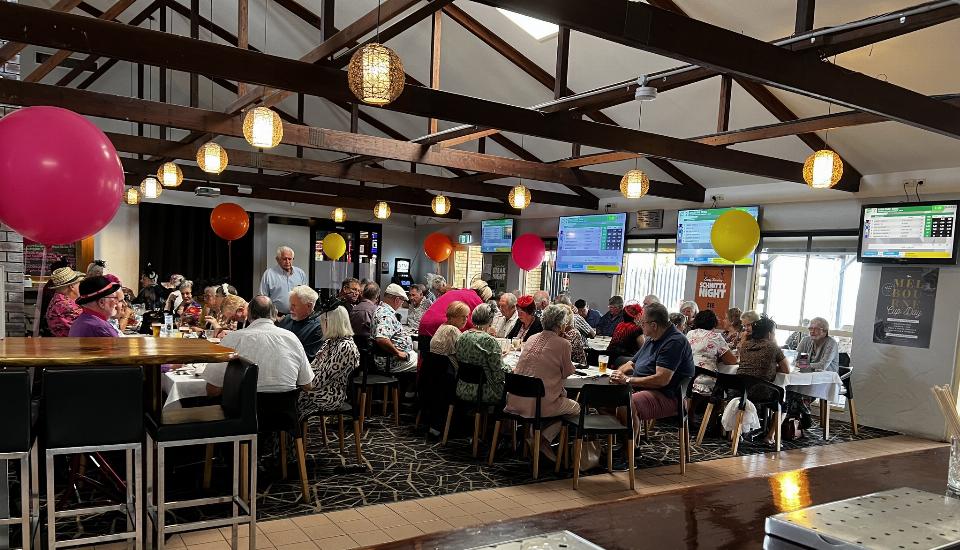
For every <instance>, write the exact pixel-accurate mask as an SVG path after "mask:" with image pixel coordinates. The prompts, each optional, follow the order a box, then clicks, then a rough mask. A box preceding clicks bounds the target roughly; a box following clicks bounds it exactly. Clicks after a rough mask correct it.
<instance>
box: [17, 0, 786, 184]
mask: <svg viewBox="0 0 960 550" xmlns="http://www.w3.org/2000/svg"><path fill="white" fill-rule="evenodd" d="M0 37H2V38H6V39H11V40H25V41H27V42H33V43H37V44H41V45H45V46H48V47H49V46H53V47H63V48H65V49H74V50H77V51H85V52H87V53H98V54H101V55H108V56H111V57H118V58H120V59H126V60H130V61H134V62H138V63H144V64H148V65H158V66H163V67H167V68H170V69H174V70H181V71H185V72H191V71H203V72H205V73H206V74H208V75H212V76H219V77H221V78H227V79H231V80H246V81H248V82H249V81H252V82H253V83H256V84H260V85H264V86H270V87H276V88H284V89H290V90H292V91H296V92H303V93H307V94H311V95H317V96H322V97H327V98H333V99H340V100H345V101H349V99H350V97H351V96H352V94H350V91H349V90H348V88H347V85H346V73H344V72H342V71H337V70H331V69H329V68H325V67H321V66H317V65H310V64H305V63H302V62H297V61H293V60H289V59H285V58H281V57H276V56H270V55H265V54H262V53H255V52H251V51H248V50H239V49H237V48H232V47H229V46H223V45H219V44H212V43H207V42H201V41H196V40H191V39H189V38H185V37H181V36H172V35H169V34H163V33H159V32H156V31H150V30H146V29H141V28H135V27H129V26H127V25H121V24H118V23H109V22H104V21H99V20H94V19H91V18H88V17H79V16H73V15H68V14H58V13H51V12H49V11H48V10H42V9H38V8H31V7H27V6H22V5H17V4H9V3H0ZM213 60H216V62H213ZM387 108H388V109H390V110H394V111H399V112H405V113H408V114H413V115H418V116H437V117H438V118H443V119H445V120H456V121H461V122H468V123H473V124H478V123H481V122H482V123H489V124H491V125H492V126H495V127H500V128H502V129H505V130H508V131H516V132H521V133H525V134H530V135H536V136H539V137H543V138H547V139H557V140H562V141H576V142H578V143H582V144H584V145H589V146H593V147H601V148H606V149H623V150H629V151H633V152H636V153H644V154H648V155H650V156H657V157H663V158H670V159H673V160H680V161H684V162H691V163H694V164H699V165H703V166H707V167H711V168H718V169H724V170H732V171H737V172H742V173H749V174H754V175H758V176H763V177H768V178H773V179H777V180H781V181H797V180H799V179H800V174H801V169H800V163H797V162H791V161H786V160H782V159H775V158H771V157H766V156H763V155H757V154H752V153H746V152H742V151H733V150H725V149H722V148H716V147H710V146H704V145H702V144H698V143H692V142H689V141H686V140H682V139H678V138H672V137H668V136H660V135H656V134H651V133H649V132H642V131H637V130H630V129H626V128H616V127H610V126H608V125H604V124H597V123H593V122H587V121H578V120H563V121H560V120H552V119H545V117H543V116H542V114H541V113H538V112H536V111H533V110H530V109H524V108H520V107H514V106H511V105H505V104H502V103H496V102H493V101H487V100H483V99H478V98H473V97H469V96H464V95H459V94H454V93H450V92H445V91H438V90H429V89H425V88H422V87H418V86H407V87H406V89H405V90H404V92H403V93H402V94H401V96H400V97H399V98H398V99H397V100H396V101H395V102H394V103H392V104H390V105H389V106H388V107H387ZM408 145H409V144H408ZM373 154H376V153H375V152H374V153H373ZM571 183H572V184H576V182H571ZM671 187H680V186H671Z"/></svg>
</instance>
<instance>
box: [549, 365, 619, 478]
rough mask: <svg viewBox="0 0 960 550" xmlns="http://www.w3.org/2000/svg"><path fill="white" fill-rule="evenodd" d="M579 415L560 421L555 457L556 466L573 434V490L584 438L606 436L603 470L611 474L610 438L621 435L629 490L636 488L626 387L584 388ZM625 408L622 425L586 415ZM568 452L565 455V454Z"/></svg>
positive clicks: (608, 418) (616, 420) (609, 417)
mask: <svg viewBox="0 0 960 550" xmlns="http://www.w3.org/2000/svg"><path fill="white" fill-rule="evenodd" d="M579 401H580V414H571V415H567V416H565V417H563V427H562V428H561V430H560V452H559V453H558V456H557V462H558V463H559V462H560V460H561V457H562V454H563V453H564V452H565V451H566V449H565V448H566V446H567V441H566V439H567V437H568V434H569V433H570V430H573V432H574V435H575V437H576V442H575V443H574V447H573V488H574V489H578V488H579V486H580V454H581V452H582V451H583V438H584V437H586V436H587V435H606V436H608V438H607V443H608V446H609V447H610V448H609V449H608V450H607V453H608V454H607V469H608V470H610V471H612V469H613V468H612V466H613V464H612V463H613V454H612V453H613V445H612V442H613V436H615V435H622V436H624V437H625V438H626V448H627V466H628V469H629V477H630V489H634V488H635V487H636V467H635V463H634V454H635V449H634V426H633V411H632V410H631V408H630V407H631V405H630V387H629V386H627V385H625V384H585V385H584V386H583V388H582V389H581V390H580V399H579ZM620 407H626V408H627V411H626V415H625V416H626V421H625V422H621V421H620V419H619V418H617V417H616V416H614V415H610V414H603V413H593V414H591V413H588V412H587V411H589V410H590V409H598V410H601V409H619V408H620ZM566 452H568V451H566Z"/></svg>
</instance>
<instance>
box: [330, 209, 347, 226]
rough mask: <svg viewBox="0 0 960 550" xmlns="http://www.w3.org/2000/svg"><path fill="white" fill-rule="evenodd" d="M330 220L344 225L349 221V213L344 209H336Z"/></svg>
mask: <svg viewBox="0 0 960 550" xmlns="http://www.w3.org/2000/svg"><path fill="white" fill-rule="evenodd" d="M330 218H331V219H332V220H333V221H335V222H337V223H343V222H344V221H346V219H347V211H346V210H344V209H343V208H334V209H333V212H331V213H330Z"/></svg>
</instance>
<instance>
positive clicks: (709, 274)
mask: <svg viewBox="0 0 960 550" xmlns="http://www.w3.org/2000/svg"><path fill="white" fill-rule="evenodd" d="M732 271H733V270H732V268H729V267H698V268H697V296H696V298H695V301H696V302H697V307H698V308H700V311H703V310H705V309H712V310H713V312H714V313H716V314H717V317H719V318H721V319H724V318H726V315H727V310H728V309H730V278H731V275H732Z"/></svg>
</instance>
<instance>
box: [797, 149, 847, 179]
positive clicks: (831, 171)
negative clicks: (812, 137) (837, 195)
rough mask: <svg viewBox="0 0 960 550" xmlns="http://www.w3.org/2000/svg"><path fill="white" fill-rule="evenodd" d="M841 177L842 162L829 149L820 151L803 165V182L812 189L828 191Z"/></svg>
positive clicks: (838, 156) (808, 158)
mask: <svg viewBox="0 0 960 550" xmlns="http://www.w3.org/2000/svg"><path fill="white" fill-rule="evenodd" d="M841 177H843V161H842V160H840V155H838V154H836V153H834V152H833V151H831V150H829V149H821V150H819V151H817V152H815V153H813V154H812V155H810V156H809V157H807V160H806V161H805V162H804V163H803V181H805V182H807V185H809V186H810V187H813V188H814V189H829V188H831V187H833V186H834V185H836V184H837V182H838V181H840V178H841Z"/></svg>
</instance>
